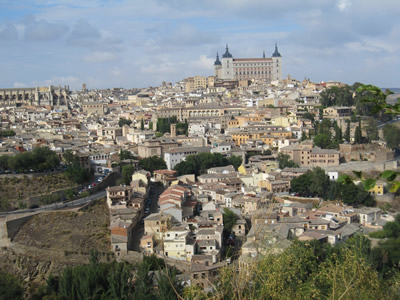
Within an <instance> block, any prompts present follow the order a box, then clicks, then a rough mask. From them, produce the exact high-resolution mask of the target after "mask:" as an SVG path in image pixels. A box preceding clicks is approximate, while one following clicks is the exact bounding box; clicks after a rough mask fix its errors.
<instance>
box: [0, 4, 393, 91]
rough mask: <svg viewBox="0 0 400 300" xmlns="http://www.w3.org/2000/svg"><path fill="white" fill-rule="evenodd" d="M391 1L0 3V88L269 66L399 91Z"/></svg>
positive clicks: (135, 84) (137, 84)
mask: <svg viewBox="0 0 400 300" xmlns="http://www.w3.org/2000/svg"><path fill="white" fill-rule="evenodd" d="M399 15H400V4H399V2H398V0H380V1H376V0H302V1H299V0H280V1H278V0H274V1H270V0H0V57H1V59H0V62H1V63H0V88H13V87H35V86H47V85H56V86H58V85H62V86H64V85H69V86H70V88H71V90H73V89H80V88H81V85H82V83H86V85H87V87H88V88H89V89H93V88H112V87H123V88H142V87H149V86H158V85H160V84H161V83H162V82H163V81H166V82H172V83H174V82H177V81H179V80H181V79H183V78H186V77H189V76H194V75H201V76H210V75H214V66H213V63H214V61H215V56H216V53H217V51H218V52H219V53H220V54H222V53H223V52H224V51H225V45H226V44H228V45H229V50H230V52H231V53H232V55H233V57H234V58H245V57H262V53H263V51H264V50H265V53H266V56H267V57H269V56H271V55H272V53H273V52H274V46H275V43H277V44H278V47H279V52H280V53H281V55H282V66H283V67H282V71H283V76H284V77H286V76H287V75H288V74H290V75H291V76H292V77H293V78H296V79H298V80H303V79H304V78H309V79H311V80H312V81H314V82H320V81H329V80H334V81H342V82H345V83H348V84H353V83H354V82H356V81H358V82H362V83H365V84H374V85H377V86H379V87H400V84H399V73H400V72H399V70H400V22H399V21H398V16H399Z"/></svg>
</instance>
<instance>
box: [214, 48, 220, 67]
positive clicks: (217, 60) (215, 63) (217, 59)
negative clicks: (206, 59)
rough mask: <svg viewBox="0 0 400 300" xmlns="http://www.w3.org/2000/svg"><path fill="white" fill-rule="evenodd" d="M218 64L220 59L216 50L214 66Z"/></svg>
mask: <svg viewBox="0 0 400 300" xmlns="http://www.w3.org/2000/svg"><path fill="white" fill-rule="evenodd" d="M218 65H221V61H220V60H219V55H218V51H217V58H216V59H215V62H214V66H218Z"/></svg>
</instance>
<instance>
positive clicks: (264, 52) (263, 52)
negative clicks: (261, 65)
mask: <svg viewBox="0 0 400 300" xmlns="http://www.w3.org/2000/svg"><path fill="white" fill-rule="evenodd" d="M263 58H265V50H263Z"/></svg>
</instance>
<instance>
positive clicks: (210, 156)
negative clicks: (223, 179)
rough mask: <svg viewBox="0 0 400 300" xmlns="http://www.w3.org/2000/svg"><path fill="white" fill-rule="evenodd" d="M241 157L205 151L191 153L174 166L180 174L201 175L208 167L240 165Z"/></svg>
mask: <svg viewBox="0 0 400 300" xmlns="http://www.w3.org/2000/svg"><path fill="white" fill-rule="evenodd" d="M239 160H240V164H241V158H240V157H237V156H232V157H230V158H225V157H224V156H222V154H220V153H209V152H203V153H199V154H196V155H189V156H187V157H186V159H185V161H182V162H180V163H179V164H177V165H176V166H175V168H174V170H175V171H177V172H178V175H185V174H195V175H196V176H199V175H200V174H204V173H206V171H207V169H209V168H213V167H223V166H228V165H234V167H235V168H236V166H238V167H239V166H240V164H239Z"/></svg>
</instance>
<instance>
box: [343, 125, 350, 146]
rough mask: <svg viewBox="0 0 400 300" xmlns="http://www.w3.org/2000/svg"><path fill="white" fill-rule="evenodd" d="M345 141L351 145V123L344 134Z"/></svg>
mask: <svg viewBox="0 0 400 300" xmlns="http://www.w3.org/2000/svg"><path fill="white" fill-rule="evenodd" d="M344 139H345V141H346V142H348V143H350V121H347V125H346V132H345V134H344Z"/></svg>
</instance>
